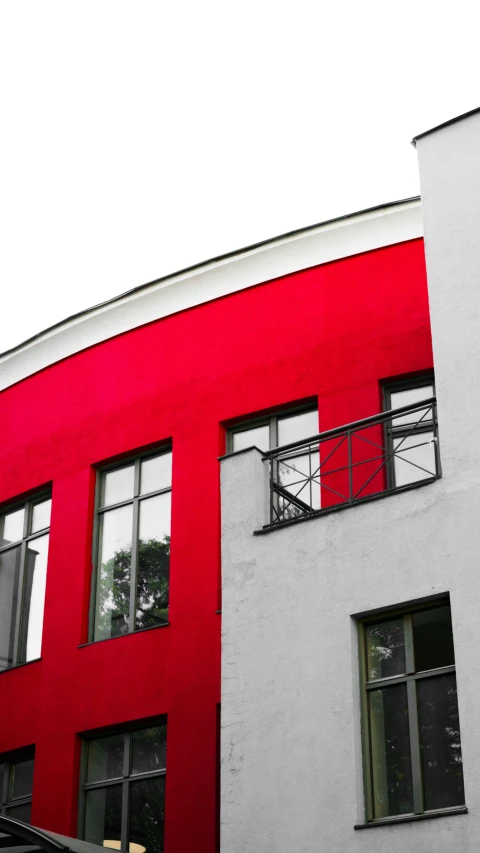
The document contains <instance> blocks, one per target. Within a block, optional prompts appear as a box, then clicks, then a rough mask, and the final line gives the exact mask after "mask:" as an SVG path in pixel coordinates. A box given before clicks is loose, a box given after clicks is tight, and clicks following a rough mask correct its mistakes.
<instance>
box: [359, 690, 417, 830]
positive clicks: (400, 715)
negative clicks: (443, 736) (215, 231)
mask: <svg viewBox="0 0 480 853" xmlns="http://www.w3.org/2000/svg"><path fill="white" fill-rule="evenodd" d="M369 701H370V737H371V744H372V777H373V802H374V816H375V818H381V817H388V816H389V815H400V814H408V813H409V812H413V788H412V768H411V762H410V735H409V730H408V710H407V688H406V685H405V684H399V685H397V686H395V687H386V688H384V689H383V690H372V691H371V692H370V693H369Z"/></svg>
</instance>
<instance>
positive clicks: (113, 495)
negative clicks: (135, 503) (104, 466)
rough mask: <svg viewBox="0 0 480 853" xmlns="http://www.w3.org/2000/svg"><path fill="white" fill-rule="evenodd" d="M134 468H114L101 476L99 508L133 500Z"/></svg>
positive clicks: (132, 466)
mask: <svg viewBox="0 0 480 853" xmlns="http://www.w3.org/2000/svg"><path fill="white" fill-rule="evenodd" d="M134 476H135V466H134V465H128V466H127V467H126V468H116V470H115V471H108V472H107V473H105V474H103V475H102V495H101V498H100V503H101V506H110V504H118V503H120V502H121V501H128V500H129V499H130V498H133V483H134Z"/></svg>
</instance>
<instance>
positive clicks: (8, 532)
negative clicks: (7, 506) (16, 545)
mask: <svg viewBox="0 0 480 853" xmlns="http://www.w3.org/2000/svg"><path fill="white" fill-rule="evenodd" d="M24 515H25V510H24V508H23V507H22V509H17V510H15V512H9V513H8V515H1V516H0V548H3V546H4V545H9V544H10V542H18V541H19V540H20V539H22V537H23V519H24Z"/></svg>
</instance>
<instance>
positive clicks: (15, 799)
mask: <svg viewBox="0 0 480 853" xmlns="http://www.w3.org/2000/svg"><path fill="white" fill-rule="evenodd" d="M33 756H34V751H33V749H30V748H29V749H24V750H21V751H20V750H19V751H18V752H15V753H10V755H5V756H0V814H6V815H8V816H9V817H15V818H18V820H24V821H26V822H27V823H29V822H30V812H31V809H32V789H33Z"/></svg>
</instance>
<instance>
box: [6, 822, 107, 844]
mask: <svg viewBox="0 0 480 853" xmlns="http://www.w3.org/2000/svg"><path fill="white" fill-rule="evenodd" d="M9 832H11V833H12V834H14V835H16V836H17V838H21V839H22V840H24V841H25V845H20V846H18V845H15V847H12V848H10V849H11V851H12V853H15V852H16V853H34V850H35V848H38V847H39V848H41V849H42V850H46V851H47V853H59V851H66V850H70V851H72V853H100V851H101V853H105V847H101V846H100V845H99V844H90V842H89V841H82V840H81V839H79V838H70V836H68V835H58V833H56V832H50V831H49V830H47V829H40V828H39V827H37V826H30V824H29V823H24V822H23V820H17V819H16V818H13V817H8V815H0V833H9ZM0 848H1V849H2V851H4V853H6V851H7V850H9V848H8V846H5V845H4V844H0ZM24 848H26V849H24Z"/></svg>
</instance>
